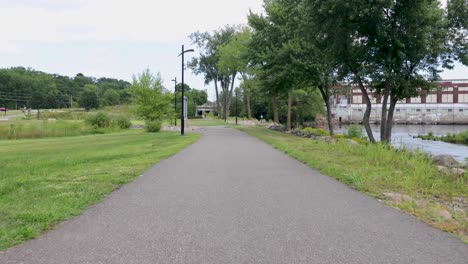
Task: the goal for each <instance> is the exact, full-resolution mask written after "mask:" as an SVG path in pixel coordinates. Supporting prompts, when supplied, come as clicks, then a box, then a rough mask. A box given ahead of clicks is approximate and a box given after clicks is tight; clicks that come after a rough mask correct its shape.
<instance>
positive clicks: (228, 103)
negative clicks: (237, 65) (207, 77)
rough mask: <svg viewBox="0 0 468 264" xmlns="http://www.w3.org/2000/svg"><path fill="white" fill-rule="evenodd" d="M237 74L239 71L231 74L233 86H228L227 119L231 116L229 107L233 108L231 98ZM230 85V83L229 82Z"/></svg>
mask: <svg viewBox="0 0 468 264" xmlns="http://www.w3.org/2000/svg"><path fill="white" fill-rule="evenodd" d="M236 75H237V73H234V74H233V75H232V76H231V83H230V85H231V87H230V88H229V87H226V88H227V91H228V93H227V100H226V101H227V106H226V119H227V118H228V117H229V109H230V108H231V98H232V91H233V90H234V82H235V80H236ZM228 85H229V84H228Z"/></svg>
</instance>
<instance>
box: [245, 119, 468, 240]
mask: <svg viewBox="0 0 468 264" xmlns="http://www.w3.org/2000/svg"><path fill="white" fill-rule="evenodd" d="M239 129H240V130H242V131H244V132H246V133H248V134H250V135H252V136H255V137H257V138H259V139H261V140H263V141H265V142H266V143H268V144H271V145H272V146H273V147H275V148H276V149H278V150H281V151H283V152H284V153H286V154H288V155H290V156H291V157H293V158H296V159H297V160H300V161H302V162H304V163H306V164H307V165H309V166H310V167H312V168H315V169H318V170H320V171H321V172H322V173H324V174H326V175H329V176H332V177H334V178H336V179H338V180H339V181H341V182H343V183H344V184H347V185H349V186H351V187H352V188H354V189H356V190H359V191H362V192H365V193H367V194H369V195H371V196H374V197H377V198H383V196H382V193H384V192H396V193H404V194H408V195H410V196H412V197H413V198H415V199H418V200H421V199H424V200H425V201H426V200H427V201H428V205H427V206H424V207H417V206H415V205H414V202H413V203H409V204H408V203H401V204H394V205H395V206H398V207H399V208H400V209H402V210H403V211H405V212H407V213H409V214H412V215H414V216H416V217H418V218H420V219H422V220H423V221H425V222H427V223H430V224H432V225H433V226H435V227H437V228H440V229H442V230H445V231H448V232H451V233H453V234H455V235H458V236H459V237H460V238H461V239H462V240H465V242H468V236H467V235H468V233H467V232H468V222H467V220H466V219H467V215H466V212H465V213H464V214H460V213H455V212H452V213H453V216H454V219H453V220H448V221H444V220H441V219H440V216H439V215H437V213H436V210H437V209H439V207H440V206H441V203H439V202H440V201H451V199H452V197H464V198H465V199H467V198H468V185H467V180H468V177H467V176H468V175H466V174H465V175H464V176H459V177H457V176H454V175H442V174H441V173H439V171H438V170H437V168H436V166H435V165H434V164H433V163H432V161H431V159H430V158H429V157H428V156H427V155H426V154H423V153H418V152H413V153H412V152H409V151H405V150H396V149H394V148H392V147H388V146H386V145H381V144H359V145H354V144H350V143H349V142H347V141H346V140H345V139H337V142H336V144H330V143H327V142H324V141H320V140H311V139H307V138H301V137H296V136H293V135H289V134H285V133H280V132H275V131H271V130H269V129H265V128H261V127H239ZM443 209H446V208H443Z"/></svg>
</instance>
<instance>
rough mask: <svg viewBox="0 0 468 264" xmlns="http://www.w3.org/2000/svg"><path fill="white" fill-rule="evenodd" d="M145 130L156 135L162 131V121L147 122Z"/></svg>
mask: <svg viewBox="0 0 468 264" xmlns="http://www.w3.org/2000/svg"><path fill="white" fill-rule="evenodd" d="M145 129H146V131H148V132H151V133H155V132H159V131H160V130H161V121H159V120H153V121H150V120H148V121H146V122H145Z"/></svg>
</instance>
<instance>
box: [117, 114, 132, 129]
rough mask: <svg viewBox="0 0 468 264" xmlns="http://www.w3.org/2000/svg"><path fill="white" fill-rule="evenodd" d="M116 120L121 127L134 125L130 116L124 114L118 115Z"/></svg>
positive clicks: (125, 127)
mask: <svg viewBox="0 0 468 264" xmlns="http://www.w3.org/2000/svg"><path fill="white" fill-rule="evenodd" d="M114 122H115V124H116V125H117V126H118V127H119V128H122V129H127V128H129V127H130V126H131V125H132V122H131V121H130V118H128V117H127V116H124V115H118V116H117V117H116V118H115V120H114Z"/></svg>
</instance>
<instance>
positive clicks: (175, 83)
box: [171, 77, 177, 126]
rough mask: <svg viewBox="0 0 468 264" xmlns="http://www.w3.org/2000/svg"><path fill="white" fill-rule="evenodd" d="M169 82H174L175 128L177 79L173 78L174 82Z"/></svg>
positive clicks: (175, 122) (175, 119) (175, 121)
mask: <svg viewBox="0 0 468 264" xmlns="http://www.w3.org/2000/svg"><path fill="white" fill-rule="evenodd" d="M171 81H173V82H174V113H175V118H174V126H177V77H174V80H171Z"/></svg>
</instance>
